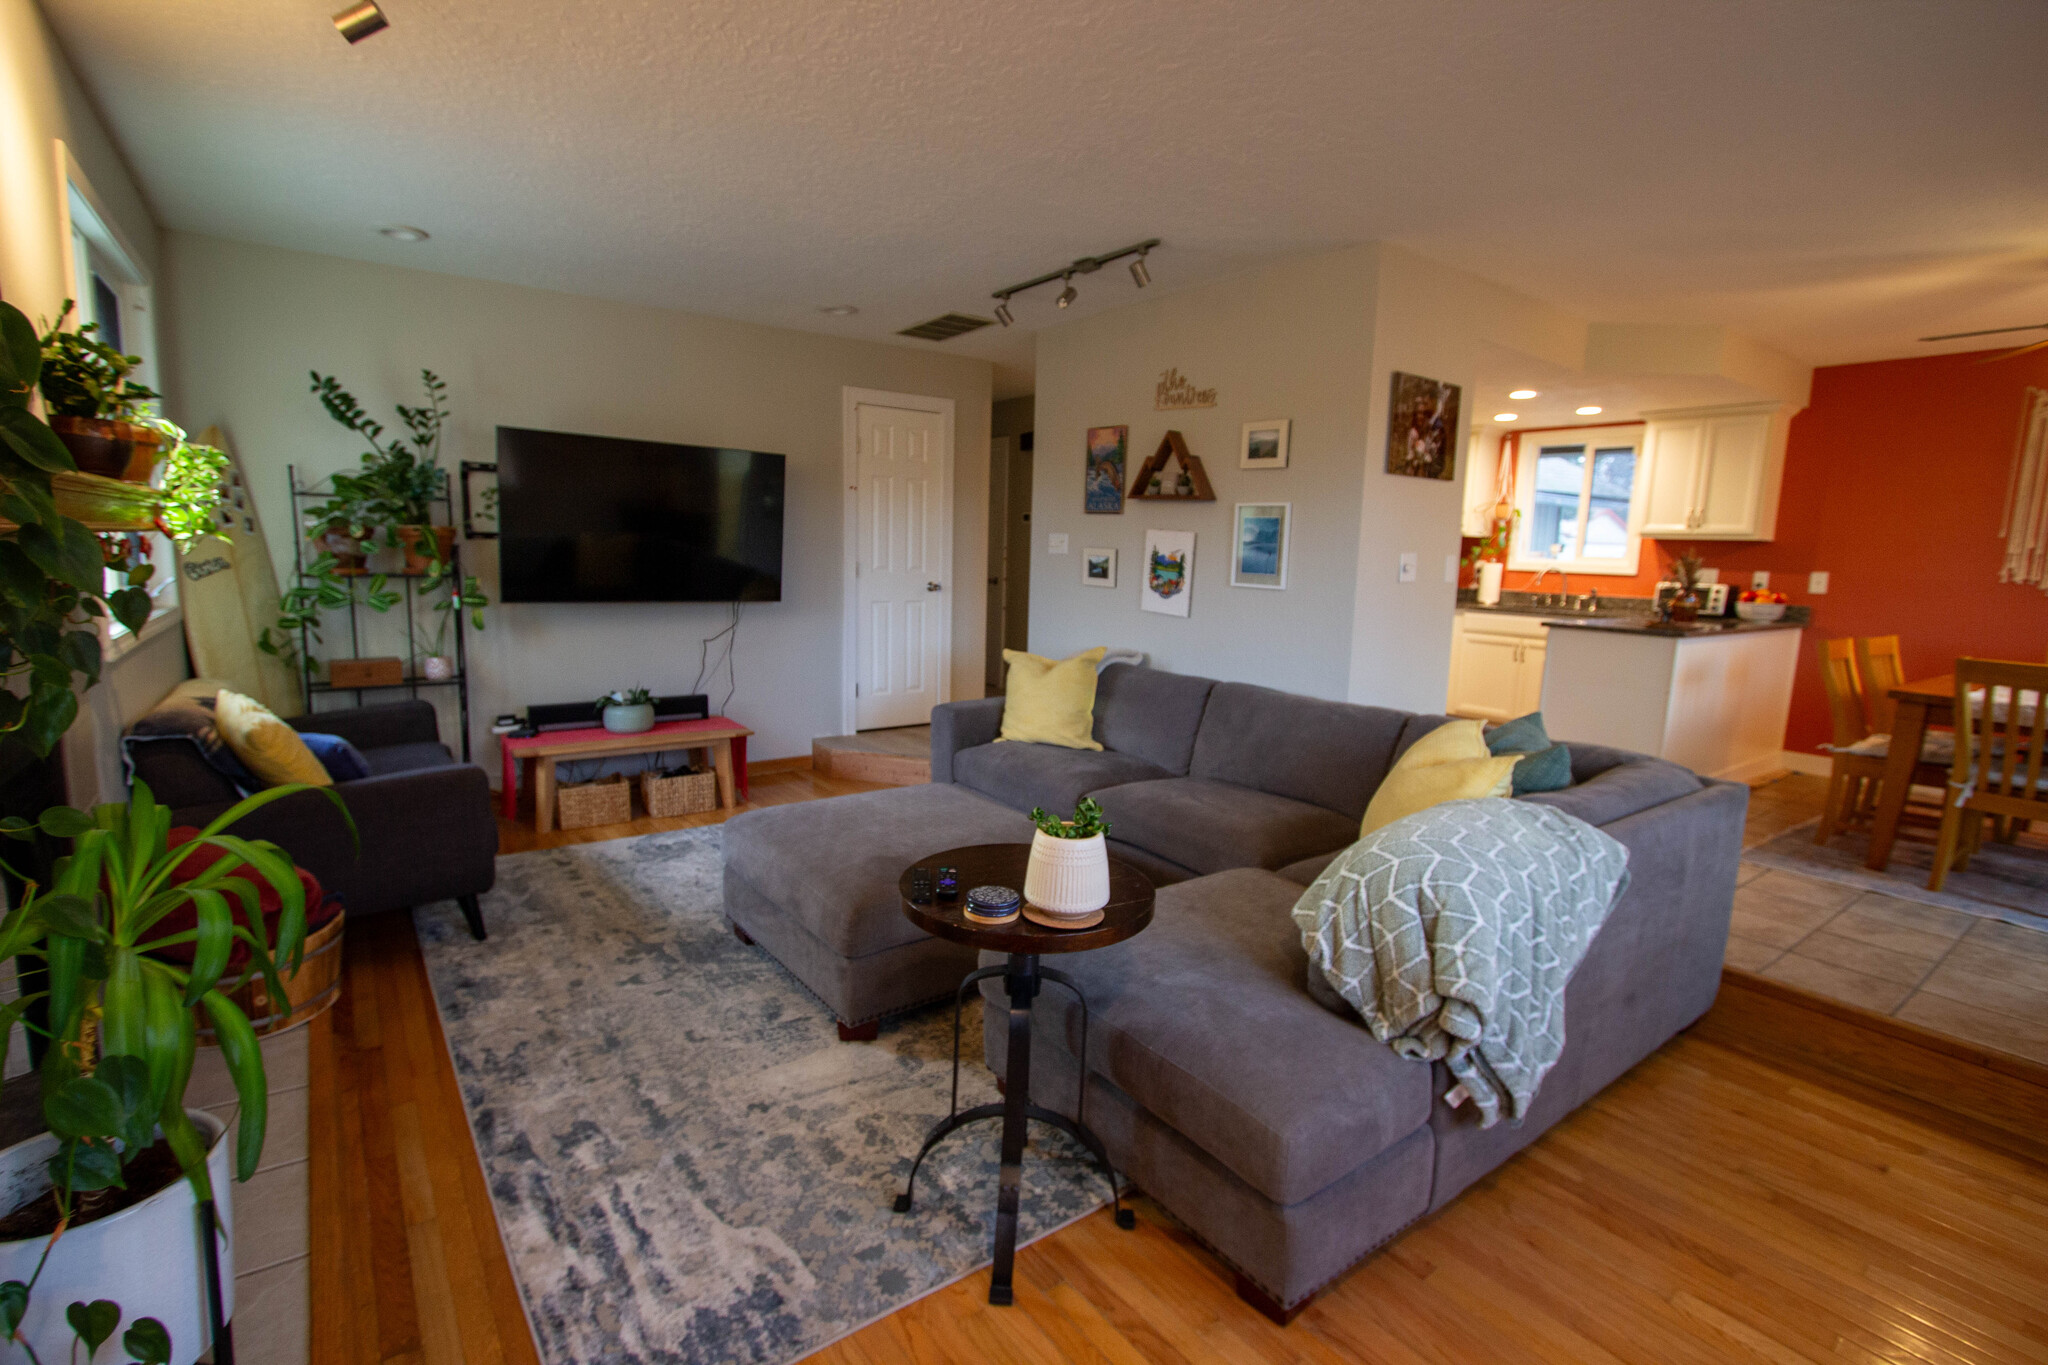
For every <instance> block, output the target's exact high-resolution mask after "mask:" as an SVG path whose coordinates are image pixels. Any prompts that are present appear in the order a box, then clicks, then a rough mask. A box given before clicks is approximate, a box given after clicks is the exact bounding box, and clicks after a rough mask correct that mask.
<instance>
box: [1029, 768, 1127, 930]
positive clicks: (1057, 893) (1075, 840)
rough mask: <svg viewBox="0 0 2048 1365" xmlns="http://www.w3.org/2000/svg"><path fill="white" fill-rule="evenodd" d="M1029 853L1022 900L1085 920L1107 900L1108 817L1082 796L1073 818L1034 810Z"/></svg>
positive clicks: (1061, 914) (1036, 807)
mask: <svg viewBox="0 0 2048 1365" xmlns="http://www.w3.org/2000/svg"><path fill="white" fill-rule="evenodd" d="M1031 823H1032V824H1034V825H1036V826H1038V832H1037V833H1035V834H1033V835H1032V836H1031V857H1030V860H1029V861H1028V862H1026V863H1025V865H1024V899H1025V900H1026V901H1028V902H1030V903H1031V904H1032V905H1033V906H1036V907H1037V908H1038V909H1040V910H1043V911H1045V912H1046V913H1047V914H1050V915H1057V916H1065V917H1069V918H1073V919H1085V918H1086V917H1088V916H1089V915H1092V914H1094V913H1095V912H1096V911H1097V910H1100V909H1101V908H1102V907H1103V906H1105V905H1107V904H1109V846H1108V842H1107V838H1106V836H1107V835H1108V834H1109V821H1107V820H1105V819H1103V818H1102V806H1101V805H1100V804H1099V803H1098V802H1096V800H1095V799H1094V798H1093V797H1088V796H1084V797H1082V798H1081V800H1080V803H1079V804H1078V805H1076V806H1075V807H1074V818H1073V819H1071V820H1062V819H1060V818H1059V817H1058V816H1056V815H1048V814H1047V813H1046V812H1045V809H1044V808H1043V807H1042V806H1034V807H1032V808H1031Z"/></svg>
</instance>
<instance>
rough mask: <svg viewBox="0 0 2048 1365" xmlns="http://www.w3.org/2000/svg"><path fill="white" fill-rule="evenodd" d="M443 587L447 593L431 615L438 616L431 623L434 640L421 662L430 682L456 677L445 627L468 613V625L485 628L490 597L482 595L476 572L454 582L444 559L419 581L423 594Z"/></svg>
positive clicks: (451, 571)
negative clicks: (436, 619)
mask: <svg viewBox="0 0 2048 1365" xmlns="http://www.w3.org/2000/svg"><path fill="white" fill-rule="evenodd" d="M442 587H446V588H447V589H448V595H447V596H446V597H444V598H442V599H441V600H440V601H438V602H436V603H434V606H433V611H434V614H435V615H436V616H437V617H438V618H440V619H439V620H438V621H437V622H436V623H435V626H434V643H433V644H432V645H430V646H428V649H429V653H428V655H427V657H426V658H425V659H423V660H421V662H420V674H421V676H422V677H424V678H426V679H427V681H429V682H446V681H447V680H448V679H450V678H452V677H454V676H455V656H454V655H452V654H448V653H446V652H445V651H446V650H447V648H448V626H449V624H450V623H451V622H452V621H454V619H455V617H456V614H457V613H458V612H464V611H466V612H468V613H469V624H470V625H471V627H472V628H474V629H476V630H482V629H483V628H484V608H485V607H488V606H489V605H490V604H491V599H490V598H488V597H486V596H485V595H484V590H483V587H482V585H481V584H479V583H478V582H477V581H476V575H474V574H464V575H463V577H462V581H461V582H460V583H457V582H456V581H455V574H454V571H453V570H452V569H451V568H450V567H449V564H448V561H447V560H445V559H444V560H440V561H438V562H437V563H436V564H435V565H434V567H433V569H432V570H430V571H429V572H428V574H427V577H426V580H425V581H424V582H422V583H421V584H420V593H421V595H422V596H424V595H426V594H429V593H432V592H434V591H435V590H436V589H438V588H442Z"/></svg>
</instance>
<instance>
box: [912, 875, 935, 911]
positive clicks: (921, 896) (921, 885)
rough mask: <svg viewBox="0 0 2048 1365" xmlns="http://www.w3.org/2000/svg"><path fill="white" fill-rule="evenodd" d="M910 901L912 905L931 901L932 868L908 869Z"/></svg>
mask: <svg viewBox="0 0 2048 1365" xmlns="http://www.w3.org/2000/svg"><path fill="white" fill-rule="evenodd" d="M910 902H911V904H913V905H930V904H931V903H932V870H931V869H930V868H928V867H913V868H911V869H910Z"/></svg>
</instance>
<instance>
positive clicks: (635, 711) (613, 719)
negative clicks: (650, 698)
mask: <svg viewBox="0 0 2048 1365" xmlns="http://www.w3.org/2000/svg"><path fill="white" fill-rule="evenodd" d="M604 728H605V729H607V730H609V731H611V732H612V733H613V734H615V735H637V734H639V733H641V732H642V731H645V730H652V729H653V728H654V703H653V702H642V703H640V705H638V706H618V705H613V706H607V707H605V708H604Z"/></svg>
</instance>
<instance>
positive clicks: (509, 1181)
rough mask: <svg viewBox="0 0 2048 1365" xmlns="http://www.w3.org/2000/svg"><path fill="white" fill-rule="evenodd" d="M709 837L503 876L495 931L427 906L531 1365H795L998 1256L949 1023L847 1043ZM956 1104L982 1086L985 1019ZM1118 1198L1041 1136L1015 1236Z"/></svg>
mask: <svg viewBox="0 0 2048 1365" xmlns="http://www.w3.org/2000/svg"><path fill="white" fill-rule="evenodd" d="M721 875H722V873H721V862H720V854H719V831H718V830H717V829H716V828H711V829H694V830H678V831H675V832H671V833H664V834H649V835H643V836H641V837H640V838H636V839H619V840H613V841H610V842H606V843H597V844H582V845H576V846H572V847H568V848H561V849H555V850H549V851H545V852H536V853H522V854H516V855H513V856H510V857H504V858H500V859H499V860H498V885H497V888H496V889H495V890H494V891H492V892H491V893H490V894H489V895H488V896H486V897H485V898H484V914H485V916H486V918H487V919H488V922H489V924H490V928H491V937H490V939H489V941H488V942H484V943H477V942H475V941H473V940H472V939H471V938H470V937H469V934H468V932H467V931H466V930H465V929H464V928H463V925H462V920H461V917H460V916H459V915H458V914H456V912H455V908H454V907H453V906H452V905H439V906H433V907H429V908H425V909H422V910H421V911H419V912H418V914H417V915H416V916H415V920H416V922H417V924H418V926H419V935H420V942H421V946H422V948H423V950H424V951H425V954H426V962H427V971H428V974H429V976H430V977H431V978H432V981H433V987H434V997H435V1000H436V1002H437V1003H438V1004H439V1006H440V1010H441V1020H442V1024H443V1026H444V1028H445V1029H446V1031H447V1034H448V1045H449V1050H450V1051H451V1053H452V1054H453V1056H454V1062H455V1072H456V1076H457V1077H458V1079H459V1080H460V1083H461V1086H462V1091H463V1098H464V1100H465V1101H466V1103H467V1105H468V1108H469V1118H470V1125H471V1128H472V1130H473V1132H474V1133H475V1136H476V1142H477V1149H478V1152H479V1154H480V1155H481V1157H482V1160H483V1168H484V1173H485V1177H486V1179H487V1180H488V1181H489V1184H490V1188H491V1195H492V1199H493V1201H494V1203H495V1205H496V1209H497V1215H498V1225H499V1227H500V1228H501V1229H502V1230H503V1233H504V1237H505V1245H506V1249H507V1250H508V1251H509V1253H510V1255H511V1261H512V1267H513V1271H514V1273H515V1275H516V1276H517V1277H518V1280H519V1285H520V1289H521V1292H522V1293H523V1294H524V1295H525V1298H526V1306H527V1311H528V1314H529V1315H530V1317H531V1319H532V1322H533V1327H534V1334H535V1337H536V1339H537V1340H538V1342H539V1344H540V1352H541V1357H542V1359H543V1360H546V1361H548V1362H550V1365H555V1363H556V1362H571V1361H574V1362H585V1361H591V1362H596V1361H602V1362H619V1363H620V1365H624V1363H625V1362H663V1363H664V1365H671V1363H680V1362H693V1363H694V1362H724V1361H745V1362H762V1363H767V1362H781V1361H790V1360H795V1359H797V1358H799V1357H801V1356H804V1355H806V1354H808V1353H810V1352H811V1351H814V1350H816V1349H818V1348H819V1347H821V1346H823V1345H825V1344H827V1343H828V1342H830V1341H832V1340H834V1339H836V1338H838V1337H840V1336H843V1335H845V1334H846V1333H848V1332H850V1331H852V1330H854V1329H855V1328H857V1327H860V1326H862V1325H864V1324H866V1323H868V1322H870V1321H872V1320H874V1319H875V1318H877V1317H881V1316H883V1315H885V1314H887V1313H890V1312H893V1311H894V1310H895V1309H897V1308H900V1307H901V1306H903V1305H904V1304H906V1303H908V1302H910V1301H911V1300H913V1299H916V1298H918V1297H919V1296H921V1295H923V1294H926V1293H929V1292H930V1291H931V1290H933V1289H936V1288H938V1287H940V1286H941V1285H944V1284H947V1283H949V1282H951V1281H952V1280H955V1279H957V1278H959V1277H960V1276H962V1275H964V1274H966V1273H968V1272H969V1271H972V1270H974V1269H976V1268H977V1267H980V1266H984V1265H987V1264H988V1261H989V1254H990V1237H991V1230H992V1228H993V1225H994V1208H995V1199H996V1164H997V1148H996V1139H997V1129H998V1127H999V1125H997V1124H995V1123H992V1122H991V1123H985V1124H976V1125H973V1126H972V1127H970V1128H968V1129H965V1130H963V1131H961V1132H959V1133H956V1134H954V1135H953V1136H952V1137H951V1138H949V1139H948V1140H947V1141H946V1143H944V1144H942V1145H941V1146H940V1147H939V1149H938V1150H937V1151H935V1152H934V1153H933V1155H932V1158H931V1159H930V1160H929V1161H927V1162H926V1163H925V1167H924V1170H923V1171H922V1172H920V1174H919V1176H918V1201H917V1207H916V1208H915V1210H913V1211H912V1212H911V1213H909V1214H905V1215H897V1214H895V1213H892V1212H891V1211H890V1204H891V1201H892V1200H893V1199H894V1198H895V1196H896V1194H897V1193H898V1191H900V1190H901V1188H902V1183H903V1177H904V1175H905V1173H906V1172H907V1171H908V1170H909V1165H910V1159H911V1158H912V1157H913V1156H914V1155H915V1154H916V1152H917V1148H918V1144H919V1143H920V1142H922V1140H923V1138H924V1134H925V1132H926V1130H927V1129H929V1128H930V1126H931V1125H932V1124H933V1123H935V1122H936V1121H937V1120H938V1119H940V1118H941V1117H943V1116H944V1115H945V1113H946V1105H947V1096H948V1089H949V1086H950V1081H951V1075H952V1070H951V1068H952V1012H951V1010H949V1009H946V1008H943V1007H941V1008H937V1009H929V1010H925V1011H921V1012H919V1013H917V1014H915V1015H912V1016H909V1017H908V1018H905V1019H900V1020H897V1021H894V1022H893V1023H889V1024H885V1025H884V1026H883V1030H882V1036H881V1038H880V1040H879V1041H877V1042H873V1043H842V1042H840V1041H839V1039H838V1035H837V1032H836V1030H835V1029H834V1027H833V1020H832V1016H831V1014H830V1013H829V1012H828V1011H827V1010H826V1009H825V1008H824V1006H823V1005H821V1004H819V1003H818V1001H817V1000H815V999H814V998H813V997H812V996H811V995H810V994H809V992H807V991H806V990H805V989H804V988H803V986H802V985H800V984H799V983H798V982H797V981H796V979H795V978H794V977H791V976H789V975H788V974H787V973H785V972H784V971H783V970H782V968H781V967H779V966H778V965H777V964H776V963H775V961H774V960H773V959H772V958H770V957H768V956H767V955H766V954H765V953H763V952H762V951H761V950H760V949H758V948H753V947H748V946H746V945H744V944H742V943H740V942H739V941H738V940H737V939H735V938H734V937H733V935H732V933H731V931H730V930H728V929H727V928H726V927H725V923H724V920H723V917H722V913H721V908H720V907H721V892H720V885H721ZM963 1034H964V1043H963V1049H962V1051H963V1062H962V1070H961V1093H960V1099H961V1104H962V1105H963V1106H965V1105H970V1104H980V1103H984V1102H986V1101H989V1100H993V1099H994V1098H996V1091H995V1081H994V1078H993V1077H992V1076H991V1075H990V1074H989V1072H988V1070H987V1068H985V1067H984V1066H982V1065H981V1046H980V1038H981V1029H980V1016H979V1015H978V1014H977V1013H974V1012H972V1011H970V1013H969V1016H968V1018H967V1021H966V1024H965V1027H964V1028H963ZM1107 1194H1108V1187H1107V1184H1106V1182H1104V1181H1103V1179H1102V1178H1101V1176H1100V1174H1099V1173H1098V1172H1097V1171H1096V1170H1095V1168H1094V1167H1093V1166H1091V1165H1087V1164H1085V1163H1084V1160H1083V1154H1082V1153H1081V1151H1080V1149H1079V1148H1078V1147H1075V1146H1073V1145H1072V1144H1070V1143H1068V1141H1067V1139H1066V1138H1065V1136H1064V1135H1061V1134H1057V1133H1050V1132H1048V1133H1043V1134H1034V1135H1033V1148H1032V1150H1031V1152H1030V1153H1029V1155H1028V1156H1027V1158H1026V1166H1025V1177H1024V1206H1023V1219H1022V1226H1021V1229H1020V1231H1021V1233H1022V1235H1021V1236H1020V1237H1019V1241H1020V1242H1022V1241H1025V1240H1028V1239H1030V1238H1034V1237H1038V1236H1042V1235H1044V1234H1045V1233H1047V1232H1050V1231H1052V1230H1054V1229H1056V1228H1058V1227H1060V1226H1063V1225H1065V1224H1066V1223H1069V1222H1071V1221H1073V1220H1074V1219H1076V1218H1078V1217H1081V1216H1082V1215H1084V1214H1086V1213H1088V1212H1090V1211H1092V1210H1093V1209H1095V1208H1097V1207H1099V1206H1100V1205H1101V1204H1102V1203H1104V1202H1105V1201H1106V1199H1107Z"/></svg>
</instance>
